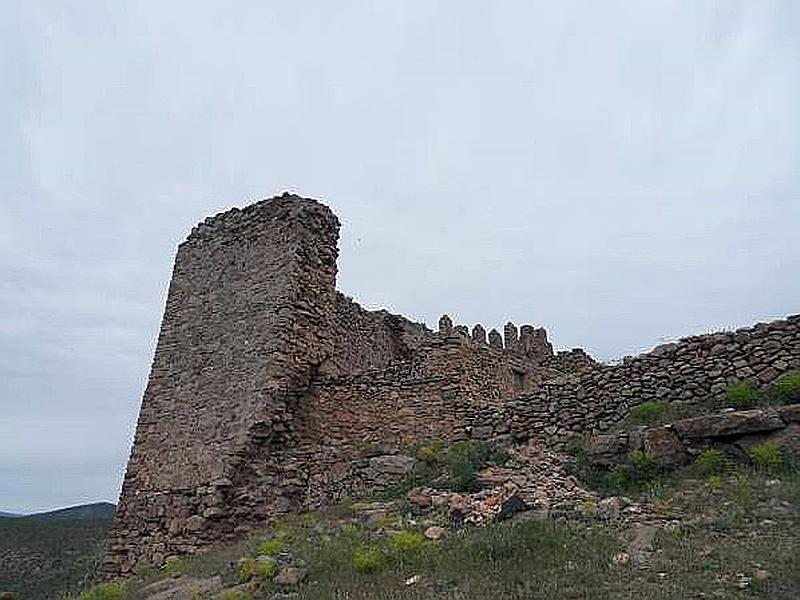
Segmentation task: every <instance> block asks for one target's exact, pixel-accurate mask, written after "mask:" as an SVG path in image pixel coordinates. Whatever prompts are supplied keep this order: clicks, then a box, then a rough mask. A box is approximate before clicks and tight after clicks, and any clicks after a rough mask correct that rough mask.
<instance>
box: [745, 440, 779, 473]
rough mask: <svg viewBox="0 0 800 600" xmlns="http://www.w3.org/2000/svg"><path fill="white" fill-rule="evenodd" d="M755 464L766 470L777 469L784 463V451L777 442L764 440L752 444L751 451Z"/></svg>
mask: <svg viewBox="0 0 800 600" xmlns="http://www.w3.org/2000/svg"><path fill="white" fill-rule="evenodd" d="M748 453H749V454H750V458H751V459H752V461H753V464H755V465H756V467H758V468H759V469H763V470H765V471H770V472H772V471H776V470H777V469H779V468H780V467H781V466H782V465H783V452H782V451H781V445H780V444H779V443H777V442H762V443H761V444H755V445H754V446H751V448H750V450H749V452H748Z"/></svg>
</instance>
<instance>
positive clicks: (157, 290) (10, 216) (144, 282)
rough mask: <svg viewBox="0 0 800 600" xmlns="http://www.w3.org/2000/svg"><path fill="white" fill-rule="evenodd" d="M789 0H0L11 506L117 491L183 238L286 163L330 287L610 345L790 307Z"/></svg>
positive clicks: (4, 478) (265, 186)
mask: <svg viewBox="0 0 800 600" xmlns="http://www.w3.org/2000/svg"><path fill="white" fill-rule="evenodd" d="M798 24H800V3H798V2H796V1H794V0H786V1H785V2H779V1H769V0H758V1H757V2H752V1H736V0H725V1H720V2H711V1H699V0H686V1H683V2H675V1H657V0H648V1H647V2H632V1H625V2H613V1H608V2H585V1H569V0H557V1H556V0H552V1H549V2H543V1H537V2H532V1H527V0H526V1H522V0H520V1H517V2H510V1H508V2H502V1H493V2H489V1H488V0H482V1H470V0H453V1H434V2H416V1H414V2H411V1H408V2H399V1H397V0H392V1H388V0H387V1H385V2H383V1H379V0H373V1H361V2H347V1H338V2H330V1H329V0H319V1H316V2H303V1H299V0H291V1H278V0H276V1H271V2H264V1H261V0H258V1H256V0H252V1H244V0H242V1H237V2H222V1H216V2H211V1H200V0H191V1H188V0H187V1H177V0H170V1H168V2H164V1H163V0H135V1H134V0H131V1H129V2H125V1H122V0H118V1H99V0H97V1H89V0H77V1H75V2H63V1H62V0H53V1H47V0H38V1H36V2H31V1H30V0H5V1H4V2H2V3H0V209H1V212H0V510H11V511H32V510H41V509H47V508H53V507H58V506H64V505H70V504H75V503H82V502H89V501H97V500H110V501H115V500H116V496H117V491H118V486H119V483H120V481H121V477H122V473H123V470H124V464H125V461H126V460H127V456H128V452H129V446H130V439H131V437H132V434H133V430H134V426H135V420H136V415H137V411H138V407H139V402H140V398H141V394H142V390H143V388H144V385H145V381H146V378H147V373H148V369H149V366H150V361H151V358H152V353H153V349H154V342H155V337H156V334H157V331H158V327H159V323H160V319H161V312H162V307H163V304H164V301H165V293H166V288H167V284H168V278H169V275H170V270H171V267H172V260H173V258H174V253H175V248H176V245H177V244H178V243H179V242H180V241H181V240H182V239H183V238H184V237H185V236H186V235H187V233H188V231H189V229H190V228H191V226H192V225H193V224H195V223H196V222H197V221H199V220H201V219H202V218H203V217H205V216H207V215H210V214H214V213H216V212H218V211H221V210H225V209H227V208H230V207H233V206H243V205H245V204H248V203H249V202H251V201H255V200H258V199H261V198H265V197H269V196H272V195H274V194H276V193H279V192H281V191H283V190H287V189H288V190H291V191H294V192H297V193H299V194H301V195H306V196H310V197H316V198H319V199H321V200H323V201H324V202H326V203H328V204H329V205H330V206H331V207H333V209H334V211H335V212H336V213H337V214H338V215H339V217H340V218H341V220H342V223H343V229H342V241H341V258H340V284H339V285H340V289H341V290H342V291H344V292H346V293H348V294H350V295H352V296H354V297H355V298H356V299H357V300H358V301H360V302H361V303H363V304H364V305H366V306H368V307H371V308H376V307H386V308H389V309H390V310H393V311H396V312H400V313H402V314H405V315H407V316H409V317H411V318H414V319H416V320H420V321H425V322H427V323H428V325H430V326H434V325H435V323H436V320H437V319H438V317H439V315H440V314H441V313H442V312H445V311H446V312H449V313H450V314H451V315H452V316H453V318H454V320H456V321H457V322H461V323H465V324H469V325H471V324H473V323H475V322H482V323H484V324H485V325H487V326H497V325H502V324H503V323H504V322H505V321H506V320H508V319H511V320H514V321H515V322H517V323H518V324H522V323H532V324H535V325H544V326H545V327H546V328H547V329H548V331H549V332H550V337H551V339H552V340H553V342H554V343H555V345H556V346H557V347H564V348H566V347H573V346H582V347H585V348H586V349H587V350H589V351H590V352H591V353H592V354H594V355H595V356H598V357H600V358H603V359H614V358H619V357H621V356H623V355H625V354H632V353H637V352H639V351H641V350H642V349H645V348H648V347H651V346H653V345H655V344H658V343H660V342H662V341H663V340H664V339H668V338H672V337H676V336H681V335H688V334H694V333H701V332H705V331H709V330H714V329H720V328H730V327H736V326H742V325H747V324H750V323H752V322H755V321H758V320H769V319H773V318H777V317H782V316H784V315H786V314H791V313H797V312H800V301H798V300H800V277H798V273H800V235H798V231H799V230H800V169H798V165H800V111H798V107H800V75H799V74H800V35H798Z"/></svg>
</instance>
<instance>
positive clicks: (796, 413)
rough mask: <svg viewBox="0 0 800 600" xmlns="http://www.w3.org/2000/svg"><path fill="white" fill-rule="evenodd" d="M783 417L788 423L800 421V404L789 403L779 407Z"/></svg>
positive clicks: (779, 412)
mask: <svg viewBox="0 0 800 600" xmlns="http://www.w3.org/2000/svg"><path fill="white" fill-rule="evenodd" d="M777 410H778V414H779V415H780V416H781V419H783V420H784V421H786V422H787V423H800V404H789V405H788V406H781V407H779V408H778V409H777Z"/></svg>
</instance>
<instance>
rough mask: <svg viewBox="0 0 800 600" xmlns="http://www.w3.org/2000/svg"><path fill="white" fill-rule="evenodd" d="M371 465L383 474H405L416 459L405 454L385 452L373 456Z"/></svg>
mask: <svg viewBox="0 0 800 600" xmlns="http://www.w3.org/2000/svg"><path fill="white" fill-rule="evenodd" d="M369 466H370V468H371V469H373V470H375V471H376V472H377V473H379V474H381V475H389V476H393V475H405V474H406V473H408V472H409V471H411V469H412V467H413V466H414V459H413V458H412V457H410V456H406V455H405V454H385V455H383V456H376V457H374V458H371V459H370V461H369Z"/></svg>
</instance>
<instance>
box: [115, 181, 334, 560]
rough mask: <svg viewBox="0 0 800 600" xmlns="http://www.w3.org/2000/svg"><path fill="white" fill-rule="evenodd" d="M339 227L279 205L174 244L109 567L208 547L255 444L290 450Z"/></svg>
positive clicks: (326, 303)
mask: <svg viewBox="0 0 800 600" xmlns="http://www.w3.org/2000/svg"><path fill="white" fill-rule="evenodd" d="M338 229H339V223H338V220H337V219H336V217H335V216H334V215H333V214H332V213H331V212H330V210H329V209H327V208H326V207H324V206H323V205H321V204H319V203H317V202H314V201H311V200H304V199H300V198H297V197H292V196H284V197H281V198H276V199H273V200H270V201H264V202H260V203H257V204H255V205H252V206H250V207H248V208H246V209H244V210H241V211H240V210H233V211H230V212H227V213H224V214H221V215H217V216H216V217H212V218H209V219H206V221H205V222H204V223H202V224H201V225H199V226H198V227H196V228H195V229H194V230H193V231H192V233H191V235H190V236H189V237H188V239H187V240H186V241H185V242H184V243H183V244H181V246H180V247H179V249H178V253H177V256H176V259H175V269H174V272H173V275H172V281H171V284H170V289H169V293H168V298H167V304H166V308H165V311H164V319H163V322H162V326H161V332H160V335H159V339H158V344H157V348H156V353H155V358H154V361H153V366H152V370H151V373H150V378H149V381H148V385H147V388H146V390H145V394H144V399H143V401H142V408H141V411H140V415H139V422H138V426H137V430H136V436H135V440H134V446H133V451H132V454H131V459H130V462H129V464H128V469H127V473H126V476H125V480H124V482H123V488H122V494H121V497H120V503H119V508H118V510H117V516H116V521H115V525H114V529H113V534H112V545H111V553H110V555H109V558H108V563H107V567H108V568H109V569H110V570H112V571H118V572H126V571H127V570H129V569H130V568H131V567H132V566H133V565H134V564H137V563H139V562H143V561H144V562H155V563H157V562H159V561H160V560H162V559H163V557H164V556H165V555H166V554H170V553H174V552H191V551H193V550H194V549H196V548H197V547H198V546H200V545H202V544H203V543H205V541H206V540H210V539H214V538H215V531H214V530H215V529H220V528H221V529H223V530H227V529H229V527H206V526H205V524H206V520H207V519H208V518H216V519H218V520H221V519H220V517H222V516H223V514H224V513H225V510H224V509H223V507H224V506H226V505H227V497H226V494H225V492H226V489H227V488H226V486H227V482H228V481H229V480H230V478H231V477H232V476H233V474H234V473H235V472H236V471H237V469H238V468H239V467H238V465H239V462H240V460H241V457H242V456H246V455H247V453H248V452H249V447H250V446H251V445H252V444H253V443H254V439H259V436H260V435H262V434H263V433H264V432H265V431H268V432H269V436H270V438H271V439H272V440H273V441H274V442H275V443H279V442H283V443H287V442H288V440H290V439H291V437H292V419H291V414H292V409H293V403H294V402H295V401H296V398H297V396H298V394H299V393H301V391H302V390H305V389H307V388H308V386H309V382H310V379H311V377H312V376H313V375H314V373H315V372H316V371H317V370H318V367H319V365H320V364H321V363H322V362H323V361H324V360H325V359H326V358H327V357H329V356H330V355H331V354H332V353H333V339H332V337H331V331H332V328H331V320H332V316H333V315H334V313H335V305H336V296H335V291H334V289H335V288H334V286H335V278H336V257H337V252H338V250H337V245H336V243H337V238H338Z"/></svg>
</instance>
